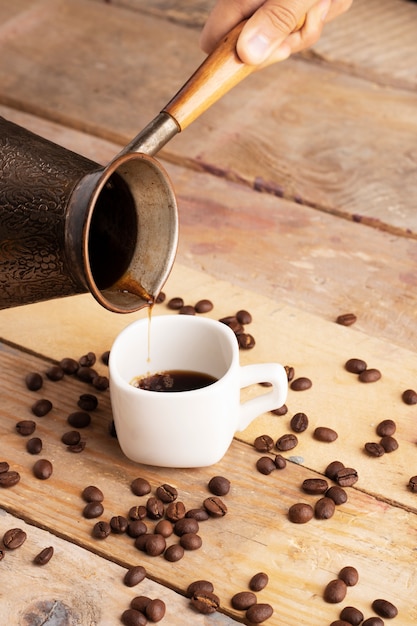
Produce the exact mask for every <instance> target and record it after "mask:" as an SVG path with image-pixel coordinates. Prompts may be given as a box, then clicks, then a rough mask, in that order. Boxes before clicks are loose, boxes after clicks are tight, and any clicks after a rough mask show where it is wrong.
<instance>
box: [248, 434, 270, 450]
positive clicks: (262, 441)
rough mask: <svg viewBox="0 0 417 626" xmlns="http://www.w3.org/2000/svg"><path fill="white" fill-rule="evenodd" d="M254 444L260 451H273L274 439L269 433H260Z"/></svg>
mask: <svg viewBox="0 0 417 626" xmlns="http://www.w3.org/2000/svg"><path fill="white" fill-rule="evenodd" d="M253 445H254V448H255V450H257V451H258V452H271V450H272V449H273V447H274V440H273V439H272V437H270V436H269V435H259V437H256V439H255V441H254V442H253Z"/></svg>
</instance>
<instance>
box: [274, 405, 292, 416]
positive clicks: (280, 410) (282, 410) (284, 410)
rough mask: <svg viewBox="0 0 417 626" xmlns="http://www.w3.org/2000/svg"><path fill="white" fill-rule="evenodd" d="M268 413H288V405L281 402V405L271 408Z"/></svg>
mask: <svg viewBox="0 0 417 626" xmlns="http://www.w3.org/2000/svg"><path fill="white" fill-rule="evenodd" d="M270 413H272V415H286V414H287V413H288V407H287V405H286V404H283V405H282V406H280V407H278V409H272V411H270Z"/></svg>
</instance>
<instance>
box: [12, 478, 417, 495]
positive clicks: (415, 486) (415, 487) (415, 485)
mask: <svg viewBox="0 0 417 626" xmlns="http://www.w3.org/2000/svg"><path fill="white" fill-rule="evenodd" d="M1 477H2V474H0V484H1ZM408 488H409V489H410V490H411V491H413V492H417V476H412V477H411V478H410V480H409V481H408Z"/></svg>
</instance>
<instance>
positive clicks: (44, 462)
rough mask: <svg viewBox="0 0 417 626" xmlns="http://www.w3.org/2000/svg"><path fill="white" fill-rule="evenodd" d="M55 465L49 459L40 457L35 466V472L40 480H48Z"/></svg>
mask: <svg viewBox="0 0 417 626" xmlns="http://www.w3.org/2000/svg"><path fill="white" fill-rule="evenodd" d="M52 472H53V466H52V463H51V461H48V459H39V461H36V463H35V465H34V466H33V474H34V475H35V477H36V478H39V480H48V478H50V477H51V476H52Z"/></svg>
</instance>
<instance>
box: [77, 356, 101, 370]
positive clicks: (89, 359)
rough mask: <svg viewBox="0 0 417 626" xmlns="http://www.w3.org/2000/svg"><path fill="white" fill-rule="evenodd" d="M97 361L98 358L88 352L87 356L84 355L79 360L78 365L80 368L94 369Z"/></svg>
mask: <svg viewBox="0 0 417 626" xmlns="http://www.w3.org/2000/svg"><path fill="white" fill-rule="evenodd" d="M96 360H97V357H96V355H95V353H94V352H87V354H83V356H81V357H80V358H79V359H78V363H79V365H80V367H92V366H93V365H94V364H95V362H96Z"/></svg>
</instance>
